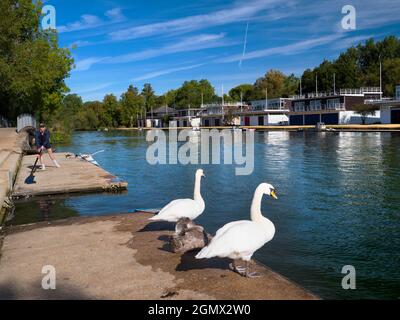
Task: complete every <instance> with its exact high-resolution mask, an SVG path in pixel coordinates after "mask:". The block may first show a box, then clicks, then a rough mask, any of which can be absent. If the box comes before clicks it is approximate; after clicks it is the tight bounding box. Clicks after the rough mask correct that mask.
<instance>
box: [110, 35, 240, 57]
mask: <svg viewBox="0 0 400 320" xmlns="http://www.w3.org/2000/svg"><path fill="white" fill-rule="evenodd" d="M224 38H225V34H223V33H220V34H201V35H197V36H193V37H187V38H184V39H182V40H181V41H178V42H175V43H173V44H169V45H166V46H164V47H160V48H157V49H148V50H143V51H139V52H133V53H129V54H125V55H120V56H116V57H113V58H110V59H108V60H107V61H106V62H107V63H125V62H132V61H139V60H145V59H150V58H154V57H159V56H164V55H168V54H173V53H179V52H188V51H198V50H203V49H210V48H217V47H225V46H230V45H233V44H235V43H234V42H232V41H227V40H224Z"/></svg>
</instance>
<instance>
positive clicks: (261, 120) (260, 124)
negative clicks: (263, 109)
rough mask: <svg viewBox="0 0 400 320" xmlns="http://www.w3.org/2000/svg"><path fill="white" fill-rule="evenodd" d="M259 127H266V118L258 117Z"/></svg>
mask: <svg viewBox="0 0 400 320" xmlns="http://www.w3.org/2000/svg"><path fill="white" fill-rule="evenodd" d="M258 125H259V126H263V125H264V117H263V116H261V117H258Z"/></svg>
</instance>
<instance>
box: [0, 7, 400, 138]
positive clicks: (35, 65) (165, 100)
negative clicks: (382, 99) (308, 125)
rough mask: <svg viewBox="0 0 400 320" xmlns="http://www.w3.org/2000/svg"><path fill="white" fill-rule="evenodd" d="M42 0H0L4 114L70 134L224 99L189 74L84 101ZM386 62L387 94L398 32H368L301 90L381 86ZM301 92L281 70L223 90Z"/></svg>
mask: <svg viewBox="0 0 400 320" xmlns="http://www.w3.org/2000/svg"><path fill="white" fill-rule="evenodd" d="M41 6H42V4H41V3H40V2H38V1H37V2H35V3H33V2H32V1H31V0H2V1H1V2H0V35H1V36H0V115H2V116H4V117H5V118H8V119H9V120H11V121H15V120H16V117H17V116H18V115H19V114H21V113H31V114H34V115H35V116H36V117H37V118H38V120H40V121H45V122H47V123H48V124H49V125H50V126H51V127H52V129H53V132H54V133H55V136H56V137H57V136H58V137H60V138H63V137H67V136H68V133H69V132H70V131H71V130H76V129H87V130H90V129H98V128H103V127H107V128H109V127H119V126H125V127H133V126H136V125H137V119H138V118H139V117H141V116H142V115H143V114H144V113H145V112H146V111H150V110H151V109H152V108H153V109H155V108H157V107H160V106H169V107H174V108H176V109H186V108H188V107H191V108H196V107H200V106H201V104H202V103H204V104H208V103H213V102H220V101H221V100H222V97H221V96H218V95H217V94H216V91H215V89H214V88H213V86H212V85H211V84H210V82H209V81H208V80H200V81H197V80H191V81H186V82H184V83H183V84H182V86H181V87H180V88H177V89H174V90H170V91H168V92H166V93H165V94H162V95H156V94H155V92H154V90H153V88H152V86H151V84H149V83H147V84H145V85H144V86H143V88H141V90H140V91H139V89H138V88H137V87H135V86H134V85H130V86H129V87H128V89H127V91H126V92H124V93H123V94H122V95H121V96H120V97H116V96H114V95H112V94H110V95H106V96H105V97H104V99H103V100H102V101H91V102H85V103H83V102H82V99H81V98H80V97H79V96H77V95H67V92H68V91H69V89H68V88H67V86H66V84H65V79H66V78H67V77H69V72H70V71H71V69H72V68H73V63H74V62H73V59H72V58H71V53H70V51H69V50H68V49H65V48H59V47H58V39H57V33H56V31H43V30H41V29H40V28H39V20H40V17H41V13H40V12H41ZM380 62H381V63H382V75H383V90H384V95H385V96H393V95H394V90H395V85H397V84H400V40H399V38H397V37H395V36H388V37H386V38H385V39H383V40H382V41H378V42H375V41H374V40H373V39H369V40H367V41H366V42H365V43H364V44H359V45H357V46H354V47H351V48H349V49H347V50H346V51H345V52H343V53H342V54H340V55H339V57H338V58H337V59H335V60H333V61H328V60H324V61H323V62H322V63H321V64H320V65H319V66H318V67H316V68H314V69H313V70H311V69H307V70H305V71H304V73H303V74H302V76H301V80H302V81H301V84H302V92H303V93H306V92H312V91H315V79H316V77H318V90H319V91H332V90H333V77H334V75H335V79H336V88H338V89H339V88H359V87H362V86H379V74H380V73H379V69H380ZM266 92H268V97H269V98H276V97H289V96H292V95H296V94H299V92H300V79H299V78H298V77H296V76H295V75H293V74H291V75H286V74H284V73H282V72H281V71H279V70H269V71H268V72H267V73H266V74H265V75H264V76H263V77H261V78H259V79H257V80H256V81H255V83H254V84H241V85H239V86H237V87H235V88H233V89H231V90H230V91H229V93H228V94H226V95H225V96H224V100H225V101H240V100H241V99H242V100H243V101H250V100H258V99H265V96H266Z"/></svg>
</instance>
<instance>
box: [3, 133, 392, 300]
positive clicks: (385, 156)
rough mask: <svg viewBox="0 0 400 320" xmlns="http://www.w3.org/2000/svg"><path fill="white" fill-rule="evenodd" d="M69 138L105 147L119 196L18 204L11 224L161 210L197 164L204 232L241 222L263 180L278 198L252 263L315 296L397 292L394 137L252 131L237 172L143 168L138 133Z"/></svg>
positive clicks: (81, 148)
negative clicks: (123, 187)
mask: <svg viewBox="0 0 400 320" xmlns="http://www.w3.org/2000/svg"><path fill="white" fill-rule="evenodd" d="M72 141H73V142H72V143H73V144H71V145H65V146H63V147H59V148H58V149H59V150H60V151H69V152H73V153H93V152H95V151H98V150H102V149H106V150H107V152H104V153H102V154H98V155H96V160H97V161H98V162H99V163H100V165H101V166H102V167H104V168H105V169H106V170H107V171H110V172H112V173H114V174H116V175H117V176H119V177H121V178H123V179H124V180H126V181H128V182H129V190H128V192H127V193H125V194H121V195H114V194H111V195H105V194H95V195H85V196H80V197H70V198H67V199H62V200H58V199H53V200H51V201H53V202H50V205H49V204H48V202H47V203H45V204H41V205H39V204H37V203H36V204H35V203H33V204H32V203H21V204H18V205H17V208H16V215H15V219H14V220H13V221H11V222H12V223H13V224H19V223H29V222H31V221H36V220H38V219H39V220H43V219H47V220H51V219H54V218H57V217H58V216H60V217H65V216H73V215H78V214H79V215H101V214H110V213H121V212H132V211H133V210H134V209H135V208H160V207H162V206H164V205H165V204H167V203H168V202H169V201H170V200H172V199H176V198H183V197H191V196H192V193H193V176H194V172H195V170H196V169H197V168H199V167H202V168H203V169H204V171H205V174H206V176H207V178H206V179H205V180H204V183H203V186H202V193H203V197H204V199H205V201H206V210H205V212H204V214H203V215H202V216H200V218H199V219H198V222H199V223H200V224H202V225H204V227H205V228H206V229H207V231H209V232H210V233H213V232H215V231H216V230H217V229H218V228H219V227H221V226H222V225H223V224H225V223H227V222H230V221H233V220H241V219H248V218H249V212H250V204H251V200H252V196H253V193H254V190H255V188H256V187H257V186H258V184H259V183H262V182H265V181H267V182H269V183H271V184H273V185H274V186H275V187H276V188H277V190H278V196H279V200H278V201H272V200H271V199H265V201H264V202H263V207H262V211H263V213H264V214H265V215H266V216H267V217H268V218H270V219H271V220H272V221H273V222H274V223H275V225H276V228H277V232H276V236H275V238H274V240H273V241H271V242H270V243H269V244H268V245H267V246H265V247H264V248H262V249H261V250H259V251H258V252H257V254H256V258H257V259H258V260H259V261H261V262H263V263H265V264H266V265H268V266H270V267H272V268H273V269H275V270H276V271H278V272H280V273H282V274H283V275H285V276H287V277H288V278H290V279H293V280H294V281H296V282H298V283H299V284H301V285H303V286H304V287H306V288H308V289H310V290H311V291H313V292H315V293H317V294H320V295H321V296H322V297H324V298H397V297H399V296H400V292H399V288H400V273H399V271H398V270H399V266H400V256H399V252H400V237H399V230H400V210H399V208H400V148H399V145H400V134H396V133H338V132H332V133H331V132H322V133H315V132H257V133H256V134H255V168H254V173H253V174H252V175H250V176H236V175H235V166H229V165H202V166H200V165H196V166H183V165H159V166H151V165H149V164H148V163H147V162H146V150H147V145H148V144H147V143H146V141H145V133H144V132H108V133H104V132H91V133H89V132H85V133H75V135H74V139H73V140H72ZM190 143H192V144H193V145H196V144H197V142H196V141H191V142H190ZM243 143H244V142H243ZM180 145H181V144H180ZM221 152H223V151H222V150H221ZM47 200H48V199H47ZM344 265H353V266H355V268H356V271H357V290H354V291H351V290H350V291H345V290H343V289H342V288H341V280H342V276H343V275H342V274H341V270H342V267H343V266H344Z"/></svg>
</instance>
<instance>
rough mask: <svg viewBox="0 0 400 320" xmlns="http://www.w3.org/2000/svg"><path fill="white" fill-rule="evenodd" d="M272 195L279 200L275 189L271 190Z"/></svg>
mask: <svg viewBox="0 0 400 320" xmlns="http://www.w3.org/2000/svg"><path fill="white" fill-rule="evenodd" d="M271 197H272V198H274V199H275V200H278V197H277V195H276V192H275V190H272V191H271Z"/></svg>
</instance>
